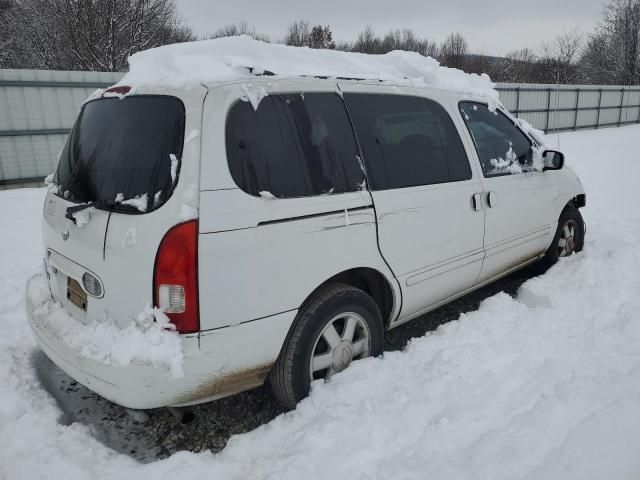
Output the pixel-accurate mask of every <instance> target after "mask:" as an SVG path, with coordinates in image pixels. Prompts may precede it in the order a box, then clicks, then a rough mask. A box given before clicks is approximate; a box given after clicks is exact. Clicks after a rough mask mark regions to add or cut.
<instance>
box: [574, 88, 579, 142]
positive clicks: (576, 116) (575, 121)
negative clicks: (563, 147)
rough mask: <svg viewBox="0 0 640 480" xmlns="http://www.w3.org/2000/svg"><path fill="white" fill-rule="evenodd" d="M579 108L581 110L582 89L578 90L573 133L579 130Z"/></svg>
mask: <svg viewBox="0 0 640 480" xmlns="http://www.w3.org/2000/svg"><path fill="white" fill-rule="evenodd" d="M578 108H580V89H579V88H576V111H575V115H574V116H573V131H574V132H575V131H576V130H577V129H578Z"/></svg>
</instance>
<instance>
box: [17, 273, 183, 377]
mask: <svg viewBox="0 0 640 480" xmlns="http://www.w3.org/2000/svg"><path fill="white" fill-rule="evenodd" d="M29 286H30V288H29V292H28V297H29V301H30V302H31V304H32V305H33V306H34V307H35V310H34V315H35V316H36V317H37V318H39V320H40V321H41V322H42V323H44V324H45V325H46V326H47V327H48V328H50V329H51V330H52V331H53V332H55V335H56V337H57V338H58V339H60V340H61V341H63V342H64V343H65V344H66V345H67V346H68V347H69V348H72V349H74V350H79V351H80V354H81V356H83V357H85V358H90V359H92V360H96V361H98V362H100V363H103V364H105V365H116V366H119V367H126V366H127V365H129V364H131V363H133V362H137V363H148V364H151V365H153V366H154V367H157V368H166V369H168V370H169V371H170V372H171V375H172V376H173V378H179V377H182V376H183V375H184V373H183V371H182V362H183V353H182V343H181V341H180V335H178V334H177V333H176V332H175V331H174V330H175V326H174V325H173V324H172V323H171V321H170V320H169V318H168V317H167V316H166V315H165V314H164V313H162V311H161V310H159V309H158V308H153V309H152V308H151V307H150V306H147V307H146V308H145V310H144V311H143V312H142V313H140V314H139V315H138V317H137V318H136V319H135V321H132V322H131V323H130V324H129V325H128V326H127V327H126V328H120V327H119V326H118V325H116V323H115V322H114V321H113V320H112V319H111V318H109V317H108V316H107V317H105V318H104V319H103V320H101V321H99V322H92V323H89V324H84V323H81V322H79V321H78V320H75V319H74V318H73V317H71V316H70V315H69V314H68V313H67V312H66V310H64V309H63V308H62V305H60V304H59V303H57V302H54V301H53V300H52V299H51V296H50V294H49V285H48V284H47V279H46V277H45V275H44V274H41V275H39V276H38V277H36V278H35V279H34V280H33V281H32V282H31V283H30V285H29Z"/></svg>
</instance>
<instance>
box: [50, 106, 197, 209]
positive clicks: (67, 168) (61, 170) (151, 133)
mask: <svg viewBox="0 0 640 480" xmlns="http://www.w3.org/2000/svg"><path fill="white" fill-rule="evenodd" d="M184 124H185V111H184V106H183V104H182V102H181V101H180V100H178V99H177V98H175V97H164V96H130V97H125V98H123V99H118V98H103V99H100V100H94V101H91V102H88V103H87V104H85V105H84V107H83V109H82V111H81V112H80V115H79V116H78V120H77V121H76V124H75V126H74V128H73V131H72V132H71V135H70V136H69V139H68V140H67V143H66V145H65V147H64V149H63V151H62V153H61V155H60V162H59V164H58V170H57V172H56V179H55V182H56V184H57V185H58V195H59V196H62V197H64V198H67V199H69V200H70V201H72V202H76V203H87V202H117V204H116V206H115V207H114V208H115V209H118V210H123V211H131V212H138V213H140V212H141V211H147V212H148V211H152V210H155V209H156V208H158V207H160V206H161V205H162V204H163V203H164V202H165V201H166V200H167V199H168V198H169V197H170V196H171V193H172V192H173V188H174V186H175V184H176V182H177V180H178V175H179V172H180V158H181V155H182V146H183V141H184ZM128 200H134V201H133V202H131V203H130V204H127V203H128V202H127V201H128ZM123 202H124V203H123Z"/></svg>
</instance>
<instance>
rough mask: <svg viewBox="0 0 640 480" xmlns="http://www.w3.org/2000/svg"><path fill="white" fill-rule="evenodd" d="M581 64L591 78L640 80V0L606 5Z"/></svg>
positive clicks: (629, 82)
mask: <svg viewBox="0 0 640 480" xmlns="http://www.w3.org/2000/svg"><path fill="white" fill-rule="evenodd" d="M581 64H582V66H583V68H584V71H585V75H586V76H587V77H588V79H589V81H591V82H598V83H617V84H623V85H637V84H639V83H640V0H612V1H610V2H609V3H608V4H607V5H606V7H605V11H604V15H603V20H602V22H601V23H600V25H599V26H598V27H597V29H596V31H595V33H594V34H592V35H591V37H590V38H589V40H588V42H587V45H586V47H585V50H584V54H583V55H582V59H581Z"/></svg>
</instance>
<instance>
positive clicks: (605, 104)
mask: <svg viewBox="0 0 640 480" xmlns="http://www.w3.org/2000/svg"><path fill="white" fill-rule="evenodd" d="M497 90H498V91H499V92H500V99H501V100H502V102H503V103H504V105H505V107H507V109H508V110H509V111H510V112H511V113H512V114H513V115H515V116H517V117H519V118H523V119H525V120H527V121H528V122H529V123H531V124H532V125H533V126H535V127H536V128H539V129H540V130H544V131H545V132H547V133H548V132H555V131H566V130H580V129H594V128H601V127H619V126H622V125H629V124H632V123H640V87H638V86H635V87H620V86H599V85H560V86H556V85H538V84H518V83H501V84H499V85H498V88H497Z"/></svg>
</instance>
